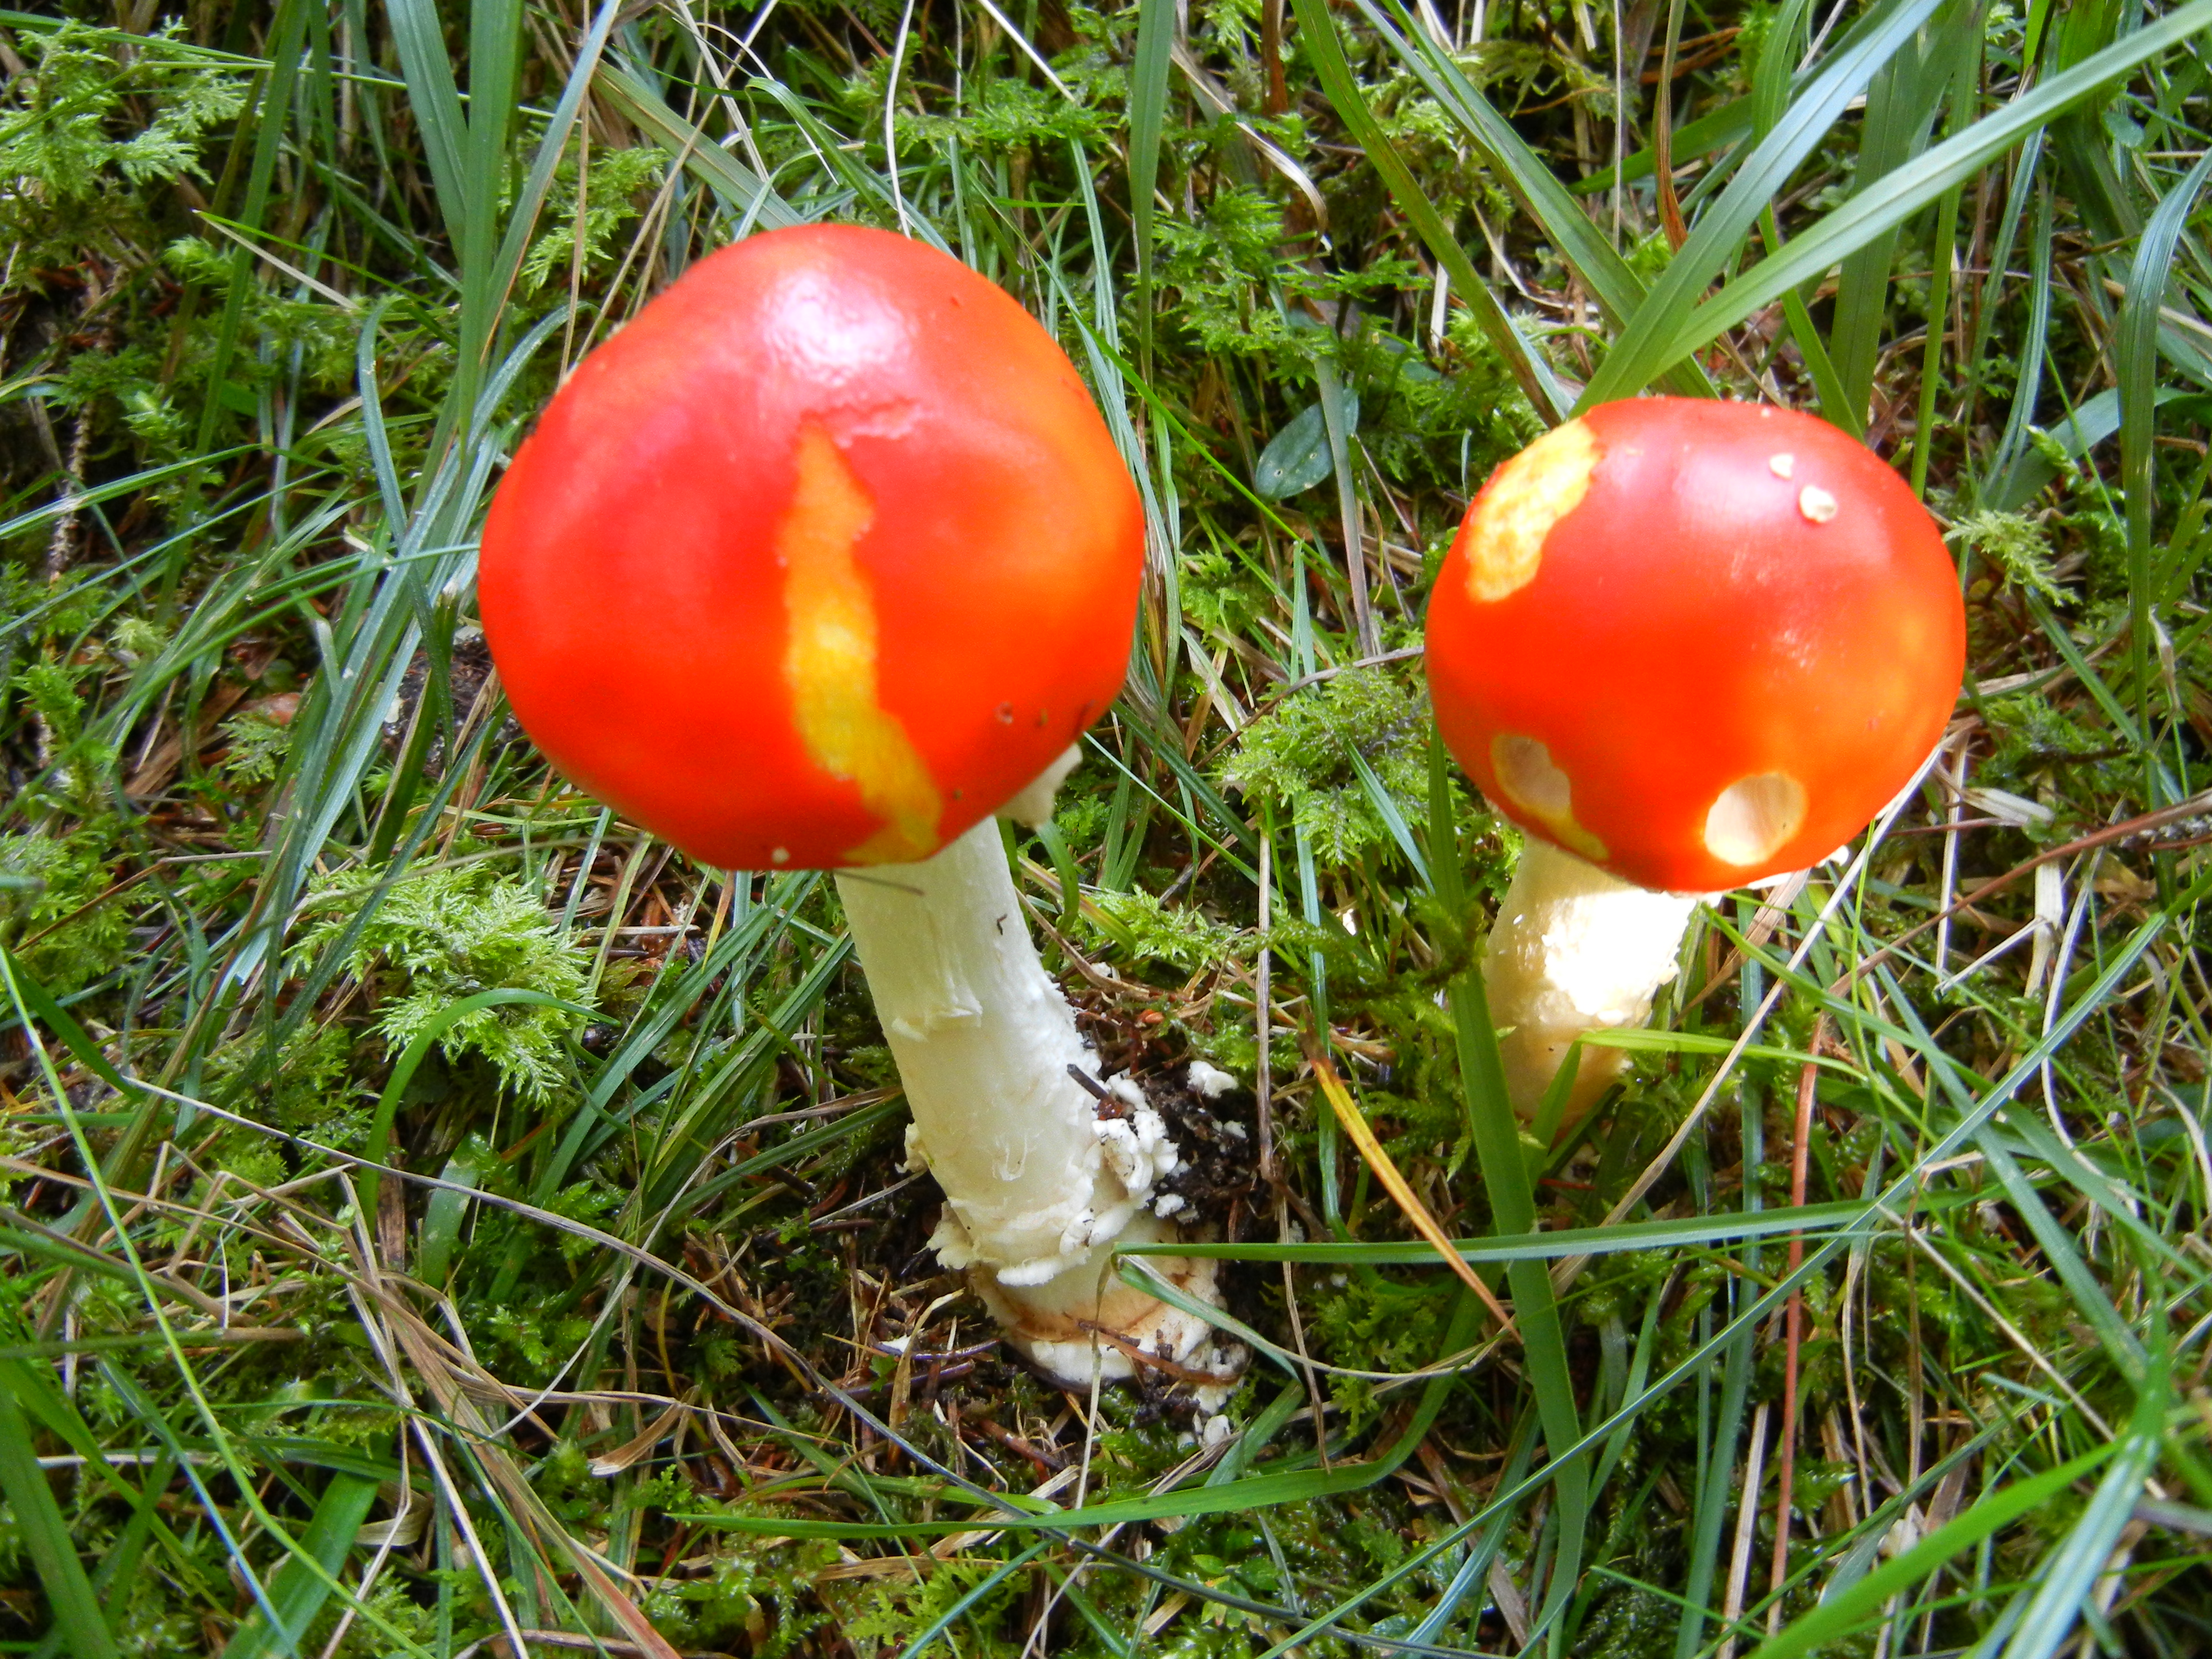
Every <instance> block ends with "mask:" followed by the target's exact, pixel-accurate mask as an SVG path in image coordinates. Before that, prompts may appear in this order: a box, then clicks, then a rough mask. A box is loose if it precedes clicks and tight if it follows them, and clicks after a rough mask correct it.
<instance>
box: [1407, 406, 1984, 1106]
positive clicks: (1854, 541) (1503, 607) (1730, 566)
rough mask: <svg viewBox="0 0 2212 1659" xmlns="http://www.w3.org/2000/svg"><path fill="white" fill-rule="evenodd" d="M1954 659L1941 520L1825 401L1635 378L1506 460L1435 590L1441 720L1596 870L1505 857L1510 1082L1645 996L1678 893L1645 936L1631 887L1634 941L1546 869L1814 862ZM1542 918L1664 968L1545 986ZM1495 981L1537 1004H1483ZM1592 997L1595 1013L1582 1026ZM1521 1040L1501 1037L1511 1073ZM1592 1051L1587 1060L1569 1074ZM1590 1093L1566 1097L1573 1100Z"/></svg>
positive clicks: (1595, 945)
mask: <svg viewBox="0 0 2212 1659" xmlns="http://www.w3.org/2000/svg"><path fill="white" fill-rule="evenodd" d="M1965 664H1966V615H1965V611H1964V608H1963V606H1962V605H1961V603H1960V595H1959V584H1958V577H1957V573H1956V571H1955V569H1954V566H1953V564H1952V561H1951V559H1950V556H1949V555H1948V553H1947V552H1946V551H1945V550H1944V546H1943V538H1942V532H1940V531H1939V530H1938V529H1937V527H1936V523H1935V521H1934V520H1932V519H1930V518H1929V515H1928V513H1927V511H1926V509H1925V508H1923V507H1922V506H1921V505H1920V503H1919V502H1918V501H1916V500H1915V499H1914V498H1913V495H1912V492H1911V489H1908V488H1906V486H1905V483H1904V482H1903V481H1902V480H1900V479H1899V477H1897V475H1896V474H1895V473H1893V471H1890V469H1889V468H1888V467H1887V466H1885V465H1883V464H1882V463H1881V460H1880V459H1877V458H1876V457H1875V455H1873V454H1872V453H1869V451H1868V450H1867V449H1866V448H1865V447H1863V446H1862V445H1860V444H1858V443H1857V442H1855V441H1852V440H1851V439H1850V438H1849V437H1847V436H1846V435H1844V434H1843V433H1842V432H1839V431H1838V430H1837V429H1836V428H1834V427H1832V426H1830V425H1829V424H1827V423H1826V422H1824V421H1820V420H1817V419H1815V418H1814V417H1813V416H1809V415H1804V414H1800V413H1796V412H1795V411H1791V410H1778V409H1770V408H1765V407H1763V406H1759V405H1754V404H1738V403H1720V402H1714V401H1709V400H1705V399H1701V398H1637V399H1632V400H1630V401H1627V402H1623V403H1615V404H1602V405H1601V406H1599V407H1597V408H1595V409H1593V410H1589V412H1588V413H1586V414H1584V415H1583V416H1580V417H1579V418H1577V419H1575V420H1572V421H1569V422H1566V423H1565V424H1564V425H1562V426H1560V427H1558V428H1554V429H1553V431H1551V432H1549V433H1547V435H1545V436H1543V437H1542V438H1540V439H1539V440H1537V441H1536V442H1534V443H1533V444H1531V445H1530V446H1529V447H1528V448H1527V449H1525V450H1523V451H1522V453H1520V454H1518V455H1516V456H1515V457H1513V458H1512V459H1510V460H1509V461H1507V462H1506V463H1505V464H1504V465H1502V466H1500V467H1499V468H1498V471H1496V472H1495V473H1494V474H1493V475H1492V477H1491V479H1490V482H1489V483H1487V484H1486V486H1485V487H1484V488H1483V489H1482V491H1481V493H1480V495H1477V496H1476V497H1475V499H1474V502H1473V504H1472V505H1471V506H1470V507H1468V513H1467V518H1466V520H1465V522H1464V523H1462V526H1461V527H1460V532H1459V537H1458V538H1457V540H1456V541H1455V542H1454V544H1453V545H1452V549H1451V552H1450V554H1449V556H1448V557H1447V558H1446V560H1445V561H1444V564H1443V569H1442V571H1441V572H1440V573H1439V574H1438V576H1437V584H1436V589H1435V592H1434V594H1433V596H1432V597H1431V601H1430V606H1429V616H1428V670H1429V684H1430V690H1431V696H1432V698H1433V699H1434V702H1435V705H1436V713H1437V725H1438V726H1439V727H1440V728H1441V729H1442V731H1443V736H1444V740H1445V742H1446V743H1447V744H1449V746H1450V748H1451V750H1452V752H1453V753H1454V754H1455V755H1456V756H1457V757H1459V759H1460V762H1461V763H1462V765H1464V766H1465V767H1466V768H1467V769H1468V773H1469V774H1470V775H1472V776H1473V777H1474V780H1475V781H1476V782H1477V783H1478V784H1480V786H1481V788H1482V791H1483V793H1484V794H1486V796H1488V797H1489V799H1490V800H1491V802H1492V805H1494V806H1496V807H1497V809H1498V811H1500V812H1501V813H1503V814H1504V816H1506V817H1509V818H1510V819H1512V820H1513V822H1515V823H1517V824H1519V825H1520V826H1521V827H1522V829H1526V830H1527V831H1528V833H1529V834H1530V836H1533V837H1536V838H1538V839H1539V840H1541V842H1548V843H1549V844H1550V846H1551V847H1552V848H1558V849H1561V851H1562V853H1563V854H1571V855H1572V860H1574V861H1577V862H1580V863H1584V864H1587V865H1589V866H1595V868H1594V869H1590V870H1589V871H1587V872H1582V871H1571V872H1565V873H1564V874H1559V873H1556V872H1559V871H1560V870H1561V868H1562V866H1561V864H1560V859H1559V856H1558V855H1551V856H1541V855H1540V856H1539V857H1538V858H1536V860H1534V866H1533V869H1534V870H1535V871H1538V872H1543V871H1550V872H1555V873H1554V874H1553V875H1550V876H1544V877H1543V878H1541V879H1537V878H1535V877H1534V876H1533V875H1532V878H1531V880H1530V881H1529V882H1528V883H1526V884H1524V883H1523V882H1522V879H1521V878H1520V877H1518V876H1516V883H1515V885H1516V890H1521V889H1522V888H1523V887H1524V886H1525V887H1526V888H1527V889H1528V890H1526V891H1522V892H1520V893H1519V896H1518V897H1517V898H1516V896H1513V895H1509V897H1508V900H1507V908H1505V909H1504V910H1503V911H1501V913H1500V917H1499V921H1498V927H1497V929H1496V931H1495V932H1494V933H1493V935H1492V951H1491V962H1490V965H1489V967H1488V968H1487V969H1486V976H1487V977H1489V978H1490V980H1491V981H1492V987H1493V1008H1492V1012H1493V1014H1494V1015H1495V1016H1496V1017H1497V1018H1498V1020H1499V1021H1500V1023H1501V1024H1512V1025H1515V1026H1516V1030H1517V1032H1518V1033H1519V1035H1520V1037H1521V1041H1520V1042H1519V1044H1518V1045H1517V1048H1518V1050H1519V1059H1520V1062H1521V1063H1520V1064H1519V1065H1518V1066H1517V1070H1518V1072H1519V1073H1520V1076H1519V1078H1518V1079H1516V1088H1515V1091H1516V1095H1522V1096H1526V1095H1527V1094H1528V1091H1530V1090H1532V1089H1533V1091H1534V1092H1535V1093H1537V1094H1541V1091H1542V1089H1543V1086H1544V1085H1545V1084H1546V1083H1547V1082H1548V1081H1549V1079H1550V1076H1551V1071H1552V1068H1553V1066H1554V1065H1556V1063H1557V1060H1558V1058H1559V1055H1560V1054H1563V1053H1564V1052H1565V1047H1566V1044H1567V1042H1570V1041H1571V1035H1572V1034H1573V1033H1575V1032H1577V1031H1578V1030H1588V1029H1591V1028H1592V1027H1594V1026H1597V1025H1607V1024H1631V1023H1634V1022H1636V1021H1640V1020H1641V1019H1642V1018H1644V1017H1645V1015H1647V1014H1648V1013H1649V1012H1650V995H1651V993H1652V991H1653V990H1655V989H1656V987H1657V985H1659V984H1662V983H1664V982H1665V980H1666V979H1667V978H1668V977H1671V976H1672V973H1673V967H1672V960H1673V957H1672V945H1673V943H1674V941H1676V940H1679V938H1680V926H1681V925H1682V924H1686V921H1687V917H1688V914H1689V909H1690V905H1689V904H1688V903H1687V902H1683V903H1681V904H1680V905H1678V906H1677V907H1675V908H1678V909H1679V911H1680V921H1679V922H1677V923H1675V924H1674V932H1673V933H1672V935H1671V936H1670V937H1668V938H1662V933H1663V932H1664V927H1665V923H1664V921H1663V917H1662V909H1663V908H1664V907H1662V908H1661V909H1655V908H1654V907H1653V905H1652V904H1650V903H1649V902H1647V903H1644V904H1642V905H1640V906H1638V907H1636V908H1638V912H1639V914H1640V915H1643V916H1644V921H1642V922H1639V923H1638V930H1639V938H1638V943H1637V944H1635V945H1633V946H1628V945H1624V943H1623V942H1622V941H1620V940H1618V939H1615V940H1612V941H1610V942H1605V941H1604V939H1603V930H1602V929H1601V928H1599V927H1597V925H1596V924H1595V923H1594V922H1593V921H1589V919H1588V918H1587V917H1584V916H1583V915H1581V913H1580V912H1579V911H1578V910H1577V911H1574V912H1572V913H1569V912H1565V911H1562V910H1560V909H1559V904H1560V902H1562V901H1560V900H1559V899H1556V898H1553V897H1551V896H1547V893H1548V891H1549V889H1550V888H1551V886H1553V885H1554V884H1556V883H1557V882H1559V881H1564V882H1565V883H1566V884H1568V885H1569V886H1571V887H1573V888H1575V889H1576V890H1577V894H1578V895H1579V896H1578V897H1577V901H1576V902H1577V904H1578V905H1579V904H1587V903H1588V902H1590V901H1589V895H1595V894H1603V893H1608V892H1610V891H1611V890H1613V889H1615V888H1617V887H1621V886H1624V885H1625V886H1626V888H1627V889H1628V890H1638V889H1641V890H1647V896H1649V895H1650V894H1677V895H1698V894H1704V893H1711V892H1715V891H1719V890H1725V889H1728V888H1732V887H1739V886H1741V885H1743V884H1746V883H1747V882H1751V881H1753V880H1757V879H1759V878H1762V877H1765V876H1770V875H1773V874H1776V873H1778V872H1783V871H1788V870H1795V869H1800V868H1802V867H1804V866H1808V865H1810V864H1813V863H1814V862H1815V861H1817V860H1820V859H1821V858H1823V857H1826V855H1827V854H1829V853H1831V852H1832V851H1833V850H1834V849H1835V848H1837V847H1838V846H1840V845H1842V844H1843V843H1844V842H1846V841H1848V840H1849V839H1850V837H1851V836H1854V835H1856V834H1857V833H1858V831H1859V829H1861V828H1863V826H1864V825H1865V823H1867V821H1868V820H1869V818H1870V817H1873V816H1874V814H1875V812H1877V811H1880V810H1881V807H1882V805H1884V804H1885V803H1887V801H1888V800H1889V799H1891V798H1892V797H1893V796H1894V795H1895V794H1896V793H1897V792H1898V791H1899V789H1900V788H1902V787H1904V786H1905V783H1906V782H1907V781H1909V780H1910V779H1911V777H1912V775H1914V773H1915V771H1916V770H1917V769H1918V767H1919V766H1920V764H1921V763H1922V762H1923V760H1925V759H1926V757H1927V756H1928V754H1929V751H1930V750H1931V749H1933V747H1934V746H1935V744H1936V739H1937V738H1939V737H1940V736H1941V735H1942V730H1943V726H1944V724H1945V722H1946V720H1948V718H1949V715H1950V712H1951V708H1952V705H1953V703H1954V700H1955V698H1956V696H1957V694H1958V688H1959V681H1960V674H1961V672H1962V671H1963V669H1964V667H1965ZM1530 851H1531V853H1534V852H1535V851H1536V847H1535V843H1534V842H1532V843H1531V848H1530ZM1523 873H1529V870H1528V869H1525V868H1524V872H1523ZM1584 890H1587V892H1585V891H1584ZM1530 907H1534V908H1530ZM1539 910H1541V913H1542V915H1541V921H1531V920H1529V919H1528V918H1529V917H1530V916H1533V915H1536V914H1537V913H1538V911H1539ZM1547 936H1549V937H1550V938H1551V939H1553V940H1554V941H1556V942H1557V943H1558V945H1559V947H1561V948H1565V947H1567V946H1571V947H1572V948H1574V949H1576V950H1580V951H1585V952H1587V953H1588V954H1589V955H1590V956H1592V957H1594V958H1595V957H1607V958H1611V959H1612V960H1613V962H1614V963H1615V964H1616V966H1617V967H1618V969H1619V970H1620V973H1623V974H1627V975H1628V977H1630V978H1633V977H1635V976H1636V975H1640V974H1642V973H1643V972H1644V969H1645V968H1646V967H1656V968H1657V969H1658V970H1659V971H1660V977H1659V978H1657V979H1656V980H1653V981H1648V982H1645V983H1643V984H1642V985H1640V987H1639V986H1631V985H1629V984H1627V983H1626V980H1623V979H1620V978H1617V977H1616V978H1614V979H1613V980H1612V981H1610V982H1606V983H1603V984H1600V983H1599V981H1601V980H1603V979H1604V978H1605V975H1602V974H1598V973H1596V972H1595V969H1593V972H1592V975H1591V976H1590V978H1589V980H1588V981H1586V982H1577V984H1576V985H1575V986H1574V987H1573V988H1572V990H1571V993H1569V992H1562V991H1561V990H1560V989H1559V978H1558V970H1555V969H1554V968H1553V966H1551V965H1548V964H1549V963H1552V962H1553V959H1554V958H1555V957H1557V956H1558V955H1559V950H1558V949H1555V948H1554V946H1553V945H1551V944H1547V942H1546V939H1547ZM1655 958H1656V960H1655ZM1632 961H1633V962H1634V964H1635V966H1634V971H1633V973H1630V971H1629V963H1631V962H1632ZM1573 971H1575V972H1577V973H1578V972H1580V970H1579V969H1576V970H1573ZM1502 974H1505V975H1514V976H1517V977H1520V978H1523V979H1526V980H1528V981H1529V982H1530V983H1531V984H1532V985H1541V986H1542V987H1547V988H1546V989H1544V990H1543V991H1542V992H1541V994H1538V993H1531V994H1538V995H1539V997H1540V1000H1541V999H1542V998H1544V997H1549V998H1551V1002H1550V1003H1549V1004H1547V1006H1544V1007H1542V1008H1541V1009H1540V1008H1537V1007H1535V1006H1533V1005H1528V1004H1527V1003H1525V1002H1522V1003H1521V1004H1520V1005H1519V1006H1516V1004H1515V1000H1514V999H1513V998H1500V997H1498V995H1497V991H1498V987H1499V985H1500V982H1501V981H1500V975H1502ZM1517 995H1518V994H1517V993H1516V996H1517ZM1561 997H1564V998H1565V1002H1564V1003H1562V1002H1561V1001H1560V998H1561ZM1501 1001H1502V1002H1504V1003H1505V1005H1506V1006H1498V1004H1499V1003H1500V1002H1501ZM1567 1005H1572V1006H1571V1007H1570V1006H1567ZM1584 1013H1587V1014H1591V1015H1595V1016H1598V1017H1596V1018H1586V1019H1583V1020H1582V1022H1581V1024H1580V1025H1579V1027H1577V1026H1576V1024H1575V1023H1574V1022H1575V1019H1576V1018H1580V1015H1581V1014H1584ZM1562 1033H1569V1035H1565V1036H1563V1035H1561V1034H1562ZM1507 1059H1508V1070H1509V1073H1514V1072H1515V1071H1516V1042H1515V1041H1514V1040H1513V1039H1510V1038H1509V1039H1508V1043H1507ZM1603 1070H1604V1067H1603V1066H1595V1067H1594V1066H1591V1065H1589V1063H1587V1062H1586V1063H1585V1065H1584V1067H1583V1072H1584V1074H1585V1076H1584V1082H1585V1084H1588V1083H1589V1080H1590V1077H1591V1075H1592V1074H1593V1073H1595V1072H1601V1071H1603ZM1603 1080H1604V1079H1602V1078H1598V1079H1596V1082H1597V1086H1599V1087H1601V1086H1602V1082H1603ZM1595 1092H1596V1090H1595V1088H1589V1087H1585V1088H1583V1089H1581V1090H1578V1094H1579V1095H1581V1096H1582V1097H1583V1100H1582V1104H1583V1105H1584V1106H1586V1105H1587V1104H1588V1103H1589V1099H1591V1098H1594V1097H1595ZM1529 1104H1531V1103H1529V1102H1528V1101H1526V1100H1524V1101H1523V1106H1524V1109H1527V1108H1528V1105H1529Z"/></svg>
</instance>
